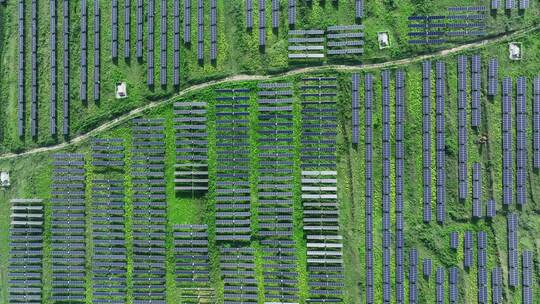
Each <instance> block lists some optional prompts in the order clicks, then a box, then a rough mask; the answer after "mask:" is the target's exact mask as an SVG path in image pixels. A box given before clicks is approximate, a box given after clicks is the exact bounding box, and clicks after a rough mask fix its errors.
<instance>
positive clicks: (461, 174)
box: [457, 55, 468, 200]
mask: <svg viewBox="0 0 540 304" xmlns="http://www.w3.org/2000/svg"><path fill="white" fill-rule="evenodd" d="M457 87H458V95H457V99H458V146H459V147H458V197H459V199H460V200H465V199H466V198H467V195H468V189H467V188H468V187H467V176H468V173H467V163H468V152H467V147H468V134H467V130H468V129H467V56H463V55H460V56H458V83H457Z"/></svg>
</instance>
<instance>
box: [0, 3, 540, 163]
mask: <svg viewBox="0 0 540 304" xmlns="http://www.w3.org/2000/svg"><path fill="white" fill-rule="evenodd" d="M57 2H60V1H57ZM155 2H156V3H155V33H156V35H155V41H154V44H155V48H156V51H155V52H154V62H156V68H155V75H154V76H155V80H156V83H157V84H158V82H157V81H158V80H159V76H160V73H161V72H160V66H159V62H160V51H159V44H160V43H159V36H160V35H159V33H160V30H161V25H160V13H161V9H162V8H161V4H160V3H161V2H160V1H155ZM477 2H478V1H475V0H467V1H456V0H441V1H422V2H421V3H417V1H413V0H400V1H382V0H378V1H373V2H367V3H366V14H367V18H365V19H364V20H363V24H364V25H365V26H366V31H365V34H366V45H365V47H364V48H365V54H364V55H363V56H361V57H358V56H352V57H350V58H345V59H340V60H335V59H331V58H329V59H327V60H326V61H322V62H307V63H306V62H302V61H289V60H288V59H287V18H286V16H287V10H288V8H287V7H288V4H287V3H288V2H287V1H286V0H280V8H281V11H280V14H281V18H280V28H279V30H277V31H272V30H270V29H271V18H270V15H271V3H270V1H267V6H266V11H267V18H266V19H267V20H266V26H267V28H268V30H267V37H266V41H267V46H266V48H265V49H264V50H262V51H261V50H259V47H258V31H257V30H256V29H257V27H258V14H259V13H258V9H257V4H256V3H255V9H254V21H255V24H254V28H255V30H253V31H252V32H248V31H247V30H246V29H245V13H244V12H245V6H244V5H245V4H244V1H242V0H218V50H219V52H218V53H219V55H218V59H217V61H216V63H212V62H210V58H209V52H210V43H209V41H208V40H209V39H208V36H209V33H210V20H209V18H210V17H209V15H210V14H209V11H210V7H209V5H206V6H205V20H204V24H205V26H204V33H205V37H206V38H207V39H206V41H205V44H204V49H205V59H204V62H203V63H199V62H198V61H197V54H196V52H197V47H196V41H194V42H192V45H185V44H182V48H181V56H180V58H181V59H180V64H181V85H180V87H179V88H174V87H173V86H172V73H173V71H172V67H173V52H172V40H173V20H172V19H173V18H172V12H173V2H172V1H168V2H167V13H168V16H169V19H168V22H167V29H168V34H167V36H168V42H167V46H168V52H167V75H168V83H167V85H166V86H163V87H161V86H159V85H156V86H155V87H153V88H149V87H147V86H146V79H147V57H146V51H147V31H148V29H147V24H146V18H144V43H143V47H144V49H143V52H144V56H143V59H142V60H141V61H139V60H137V59H136V58H135V41H136V4H135V3H132V4H131V27H130V33H131V38H132V39H131V47H130V50H131V54H132V58H131V59H129V60H124V59H123V57H122V56H123V53H124V43H123V42H124V41H123V40H124V22H123V13H124V11H123V7H124V1H119V21H120V22H119V29H118V31H119V55H120V57H119V59H118V61H113V59H112V57H111V47H112V46H111V44H112V41H111V28H112V26H111V17H110V14H109V12H110V11H111V3H112V2H111V1H101V2H100V5H101V27H100V30H101V37H100V38H101V39H100V43H101V50H100V55H101V74H100V83H101V95H100V99H99V101H98V102H94V101H93V98H92V91H93V83H92V81H93V76H94V67H93V59H94V54H93V26H94V20H93V5H94V1H93V0H89V1H87V6H88V28H87V29H88V32H89V34H88V39H87V41H88V45H87V47H88V50H89V51H88V58H87V59H88V63H89V65H88V71H87V76H88V80H89V83H88V86H87V90H88V94H89V95H88V97H89V99H88V100H89V101H88V102H83V101H81V100H80V97H79V91H80V76H81V68H80V60H81V47H80V20H81V8H80V5H79V3H75V2H69V15H70V16H69V50H70V57H69V61H70V68H69V71H70V74H69V82H70V86H69V93H68V95H69V100H70V111H69V112H70V113H69V115H70V136H68V137H67V138H63V137H62V136H57V137H52V136H50V132H49V125H50V122H49V113H50V111H51V109H50V103H49V100H50V96H51V94H52V93H54V92H51V89H50V85H49V84H50V82H51V75H50V40H49V34H50V20H49V4H48V1H39V2H38V34H39V38H38V54H37V55H38V56H37V62H38V79H39V80H38V98H37V100H38V126H39V133H38V136H37V137H36V138H34V139H33V138H31V137H30V136H29V135H28V134H29V130H28V129H27V131H28V132H27V134H26V135H25V136H24V137H23V138H18V136H17V128H16V117H17V77H18V76H17V73H18V66H17V65H16V64H13V63H16V62H17V61H18V50H17V48H18V47H17V45H18V43H17V40H18V34H17V32H18V29H17V27H18V3H17V2H13V1H9V2H7V3H6V4H5V5H4V6H1V7H0V18H2V20H4V22H3V24H2V26H1V27H0V57H1V58H2V60H1V61H0V75H1V77H0V79H2V80H1V81H0V88H1V89H2V91H3V92H4V94H3V96H2V97H0V115H2V117H5V119H3V120H2V121H1V122H0V153H5V152H8V151H11V152H18V151H23V150H27V149H30V148H34V147H38V146H48V145H53V144H55V143H58V142H63V141H65V140H68V139H69V138H72V137H74V136H76V135H79V134H82V133H86V132H88V131H89V130H92V129H94V128H95V127H96V126H98V125H101V124H102V123H104V122H106V121H109V120H111V119H112V118H114V117H117V116H119V115H121V114H123V113H126V112H128V111H130V110H132V109H134V108H137V107H140V106H142V105H144V104H146V103H148V102H149V101H152V100H161V99H165V98H167V97H170V96H172V95H173V94H174V93H175V92H177V91H178V90H180V89H183V88H186V87H188V86H191V85H193V84H196V83H202V82H206V81H209V80H212V79H220V78H224V77H225V76H228V75H235V74H239V73H247V74H271V73H277V72H281V71H285V70H289V69H293V68H297V67H302V66H306V65H314V64H315V65H318V64H329V63H341V62H346V63H348V64H352V65H354V64H357V63H360V62H362V63H369V62H383V61H388V60H393V59H399V58H407V57H410V56H414V55H416V54H421V53H427V52H433V51H435V50H438V49H442V48H448V47H451V46H454V45H457V44H459V43H463V42H465V41H464V40H460V39H458V40H455V41H452V42H451V43H448V44H445V45H441V46H437V47H426V46H412V45H409V44H408V43H407V40H408V36H407V31H406V30H404V29H406V28H407V18H406V17H407V16H409V15H413V14H434V13H436V12H437V13H438V12H441V11H444V10H445V8H446V7H448V6H451V5H474V4H478V3H477ZM24 3H25V7H26V10H25V25H26V26H25V28H26V29H25V33H26V40H27V41H29V39H30V37H29V35H30V20H31V19H30V9H29V8H30V3H31V1H30V0H25V1H24ZM538 6H539V4H538V3H536V2H532V3H531V8H530V9H529V10H527V11H526V12H525V13H523V14H522V15H520V14H518V12H517V10H516V11H512V12H511V13H510V14H503V13H502V12H501V11H499V12H498V14H495V15H492V16H491V18H488V19H487V29H488V33H489V35H498V34H501V33H505V32H509V31H513V30H515V29H519V28H524V27H529V26H532V25H536V24H537V19H538V18H537V17H538ZM145 8H146V7H145ZM192 10H193V11H192V14H191V18H192V20H191V24H192V28H191V36H192V38H195V39H196V37H197V29H196V24H197V20H196V18H197V14H196V5H195V3H194V4H193V6H192ZM145 11H146V10H145ZM62 13H63V12H62V3H57V15H58V16H59V18H58V21H57V24H56V30H57V35H58V36H57V37H58V38H57V44H56V46H57V55H56V59H57V62H58V71H57V75H56V79H57V83H58V87H57V90H56V94H57V96H58V98H57V99H58V107H57V117H58V121H57V126H58V128H59V130H61V126H62V119H61V118H62V115H63V109H62V94H63V86H62V80H63V76H64V75H63V67H62V60H63V54H62V49H63V45H62V44H63V42H62V39H61V37H62V36H61V33H62V26H63V20H62ZM180 16H181V19H182V18H183V12H180ZM297 16H298V18H297V25H296V27H297V28H325V27H326V26H328V25H334V24H352V23H354V22H355V20H354V3H353V1H348V2H346V3H345V2H343V1H342V2H339V3H338V2H334V1H298V11H297ZM145 17H146V12H145ZM182 25H183V23H182ZM181 30H182V31H183V28H182V29H181ZM378 31H388V32H389V35H390V41H391V44H392V47H391V48H388V49H385V50H379V49H378V44H377V40H376V33H377V32H378ZM469 41H471V40H470V39H469ZM29 51H30V50H29V49H27V50H26V54H25V58H26V65H25V74H26V80H25V85H26V86H25V96H26V97H25V100H26V103H27V104H26V107H25V109H26V112H25V122H26V124H27V127H29V124H30V118H29V117H30V113H29V96H30V74H31V66H30V52H29ZM117 81H125V82H126V83H127V85H128V95H129V98H127V99H123V100H116V99H114V84H115V83H116V82H117Z"/></svg>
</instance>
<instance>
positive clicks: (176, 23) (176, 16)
mask: <svg viewBox="0 0 540 304" xmlns="http://www.w3.org/2000/svg"><path fill="white" fill-rule="evenodd" d="M173 32H174V36H173V86H175V87H178V86H179V85H180V0H174V2H173Z"/></svg>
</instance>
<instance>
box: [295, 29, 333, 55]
mask: <svg viewBox="0 0 540 304" xmlns="http://www.w3.org/2000/svg"><path fill="white" fill-rule="evenodd" d="M288 41H289V47H288V51H289V52H288V55H287V56H288V57H289V59H314V58H324V44H325V39H324V31H323V30H289V38H288Z"/></svg>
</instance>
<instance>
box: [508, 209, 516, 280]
mask: <svg viewBox="0 0 540 304" xmlns="http://www.w3.org/2000/svg"><path fill="white" fill-rule="evenodd" d="M518 221H519V218H518V215H517V214H516V213H509V214H508V215H507V216H506V224H507V229H508V230H507V235H508V240H507V242H508V285H509V286H511V287H517V286H518V284H519V278H518V277H519V268H518V264H519V261H518V259H519V258H518V256H519V249H518V242H519V240H518Z"/></svg>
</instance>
